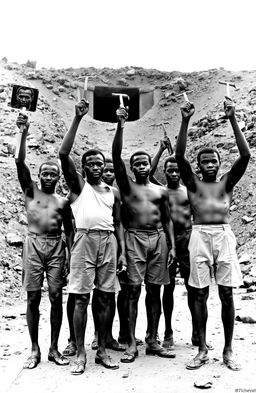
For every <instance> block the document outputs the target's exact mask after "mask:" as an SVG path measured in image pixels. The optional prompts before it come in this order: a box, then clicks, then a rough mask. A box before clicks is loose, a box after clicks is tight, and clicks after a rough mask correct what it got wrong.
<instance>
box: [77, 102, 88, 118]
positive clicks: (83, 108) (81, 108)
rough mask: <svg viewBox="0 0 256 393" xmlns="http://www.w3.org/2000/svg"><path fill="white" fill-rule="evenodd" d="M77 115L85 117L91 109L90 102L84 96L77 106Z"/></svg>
mask: <svg viewBox="0 0 256 393" xmlns="http://www.w3.org/2000/svg"><path fill="white" fill-rule="evenodd" d="M75 110H76V116H78V117H83V116H84V115H86V114H87V113H88V111H89V102H88V101H87V100H85V99H84V98H83V99H82V100H81V101H80V102H78V104H76V106H75Z"/></svg>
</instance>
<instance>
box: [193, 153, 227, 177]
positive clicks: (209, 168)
mask: <svg viewBox="0 0 256 393" xmlns="http://www.w3.org/2000/svg"><path fill="white" fill-rule="evenodd" d="M197 164H198V167H199V169H200V172H201V173H202V176H203V179H204V180H205V181H215V180H216V176H217V173H218V170H219V168H220V164H221V161H220V155H219V152H218V150H217V149H216V148H213V147H203V148H202V149H200V150H199V152H198V154H197Z"/></svg>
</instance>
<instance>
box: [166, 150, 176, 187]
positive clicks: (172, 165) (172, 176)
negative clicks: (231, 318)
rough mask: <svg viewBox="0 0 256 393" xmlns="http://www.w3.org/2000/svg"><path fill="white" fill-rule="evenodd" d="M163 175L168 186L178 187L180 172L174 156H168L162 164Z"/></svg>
mask: <svg viewBox="0 0 256 393" xmlns="http://www.w3.org/2000/svg"><path fill="white" fill-rule="evenodd" d="M164 174H165V177H166V180H167V183H168V186H169V187H171V188H173V187H175V188H176V187H177V186H178V185H179V181H180V171H179V168H178V164H177V161H176V158H175V156H174V155H171V156H169V157H168V158H167V159H166V160H165V162H164Z"/></svg>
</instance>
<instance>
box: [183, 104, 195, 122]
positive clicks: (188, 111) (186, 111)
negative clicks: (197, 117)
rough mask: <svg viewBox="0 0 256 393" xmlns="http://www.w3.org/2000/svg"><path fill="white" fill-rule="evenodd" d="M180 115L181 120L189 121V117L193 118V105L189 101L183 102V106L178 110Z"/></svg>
mask: <svg viewBox="0 0 256 393" xmlns="http://www.w3.org/2000/svg"><path fill="white" fill-rule="evenodd" d="M180 110H181V115H182V117H183V119H186V120H189V119H190V117H191V116H193V114H194V112H195V107H194V104H193V103H192V102H190V101H186V102H184V104H183V105H182V106H181V108H180Z"/></svg>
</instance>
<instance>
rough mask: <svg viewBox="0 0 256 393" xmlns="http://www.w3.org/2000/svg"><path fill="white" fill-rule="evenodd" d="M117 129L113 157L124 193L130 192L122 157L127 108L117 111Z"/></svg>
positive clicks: (118, 182) (117, 181)
mask: <svg viewBox="0 0 256 393" xmlns="http://www.w3.org/2000/svg"><path fill="white" fill-rule="evenodd" d="M116 115H117V129H116V133H115V136H114V139H113V143H112V159H113V165H114V171H115V177H116V183H117V185H118V187H119V189H120V190H121V192H122V193H125V194H128V193H129V188H130V186H129V179H128V176H127V172H126V168H125V164H124V161H123V160H122V158H121V153H122V149H123V131H124V123H125V120H126V119H127V117H128V115H127V112H126V110H125V108H119V109H117V111H116Z"/></svg>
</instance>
